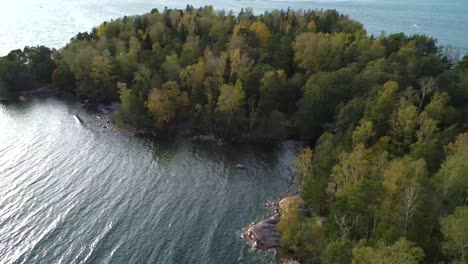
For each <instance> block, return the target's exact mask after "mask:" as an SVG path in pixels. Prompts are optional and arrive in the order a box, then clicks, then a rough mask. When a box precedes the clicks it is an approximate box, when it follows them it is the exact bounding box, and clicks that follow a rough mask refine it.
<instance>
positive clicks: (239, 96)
mask: <svg viewBox="0 0 468 264" xmlns="http://www.w3.org/2000/svg"><path fill="white" fill-rule="evenodd" d="M220 91H221V94H220V96H219V99H218V111H220V112H224V113H226V114H227V124H228V126H229V125H230V124H231V120H232V116H233V114H234V113H235V112H236V111H239V110H240V109H241V107H242V106H243V104H244V100H245V93H244V89H243V88H242V81H240V80H237V82H236V84H235V85H234V86H232V85H229V84H225V85H223V86H221V89H220Z"/></svg>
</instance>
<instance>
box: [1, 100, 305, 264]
mask: <svg viewBox="0 0 468 264" xmlns="http://www.w3.org/2000/svg"><path fill="white" fill-rule="evenodd" d="M75 114H77V115H79V116H80V117H81V119H82V121H83V124H81V123H80V122H79V121H78V119H76V118H75V116H74V115H75ZM101 122H103V121H101V120H100V119H98V118H97V117H96V116H94V115H91V114H87V113H85V112H83V110H81V109H80V108H78V107H77V106H76V105H75V104H73V103H63V102H59V101H56V100H51V99H49V100H35V101H32V102H28V103H22V104H20V105H18V104H10V105H1V104H0V263H44V264H51V263H67V264H68V263H125V264H127V263H177V264H179V263H264V262H266V261H267V260H268V259H269V256H268V254H257V253H254V252H252V250H251V249H250V247H249V246H248V245H246V244H245V243H244V242H243V241H241V240H240V239H239V236H240V234H241V228H242V227H243V226H245V225H247V224H249V223H250V222H252V221H254V220H256V219H259V218H261V217H263V216H265V215H266V214H268V212H266V211H265V210H264V209H262V203H263V202H265V201H267V200H270V199H274V198H276V197H277V196H278V195H280V194H282V193H284V192H285V191H287V189H288V186H289V183H290V177H291V166H292V164H293V160H294V155H295V153H296V151H297V149H298V145H297V144H296V143H293V142H285V143H282V144H278V145H276V146H271V147H253V146H237V145H236V146H233V145H226V146H216V145H211V144H195V143H192V142H190V141H188V140H184V139H177V140H174V141H171V142H167V141H166V142H155V141H152V140H145V139H139V138H134V137H131V136H130V135H126V134H125V133H124V132H115V131H111V130H110V129H108V130H103V129H102V128H101V127H100V124H101ZM104 131H105V133H104ZM238 163H241V164H244V165H245V166H246V167H247V169H246V170H239V169H236V168H235V165H236V164H238ZM265 255H267V256H265ZM270 255H271V254H270ZM270 257H271V256H270Z"/></svg>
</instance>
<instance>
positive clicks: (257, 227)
mask: <svg viewBox="0 0 468 264" xmlns="http://www.w3.org/2000/svg"><path fill="white" fill-rule="evenodd" d="M278 222H279V218H278V217H277V216H274V217H271V218H268V219H266V220H264V221H262V222H260V223H257V224H251V225H250V226H249V227H247V228H245V229H244V230H243V231H244V232H243V234H242V239H243V240H245V241H247V242H249V243H251V244H252V246H253V248H254V249H255V250H269V249H274V248H278V247H279V246H280V235H279V233H278V231H277V229H276V226H277V225H278Z"/></svg>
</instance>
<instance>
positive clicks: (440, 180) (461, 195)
mask: <svg viewBox="0 0 468 264" xmlns="http://www.w3.org/2000/svg"><path fill="white" fill-rule="evenodd" d="M448 149H449V154H450V155H449V156H447V158H446V159H445V161H444V162H443V163H442V167H441V168H440V170H439V172H437V173H436V175H434V177H433V182H434V185H435V187H436V190H437V192H438V193H439V195H440V196H441V197H442V198H443V199H444V201H445V202H446V203H448V204H449V205H450V206H451V207H456V206H459V205H463V204H464V203H466V201H467V199H468V192H467V190H468V163H467V162H466V161H467V160H468V134H467V133H465V134H461V135H459V136H458V137H457V140H456V141H455V142H454V143H452V144H450V145H449V148H448Z"/></svg>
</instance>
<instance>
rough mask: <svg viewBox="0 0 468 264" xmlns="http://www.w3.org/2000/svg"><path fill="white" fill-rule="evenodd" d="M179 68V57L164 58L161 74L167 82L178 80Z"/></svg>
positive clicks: (175, 55)
mask: <svg viewBox="0 0 468 264" xmlns="http://www.w3.org/2000/svg"><path fill="white" fill-rule="evenodd" d="M180 68H181V67H180V64H179V57H178V56H177V54H173V55H170V56H166V60H165V61H164V63H163V64H161V70H162V74H163V76H164V77H165V79H166V80H167V81H177V80H179V71H180Z"/></svg>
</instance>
